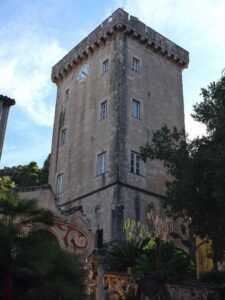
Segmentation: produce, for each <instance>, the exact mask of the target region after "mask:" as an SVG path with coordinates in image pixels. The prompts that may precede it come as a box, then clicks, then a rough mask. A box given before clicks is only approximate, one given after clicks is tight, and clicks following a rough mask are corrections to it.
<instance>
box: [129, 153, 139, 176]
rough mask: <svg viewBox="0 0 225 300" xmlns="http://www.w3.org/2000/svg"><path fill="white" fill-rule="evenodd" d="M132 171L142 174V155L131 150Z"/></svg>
mask: <svg viewBox="0 0 225 300" xmlns="http://www.w3.org/2000/svg"><path fill="white" fill-rule="evenodd" d="M130 171H131V173H134V174H137V175H140V174H141V157H140V154H138V153H136V152H133V151H131V154H130Z"/></svg>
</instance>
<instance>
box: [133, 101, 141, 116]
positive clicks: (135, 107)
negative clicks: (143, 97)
mask: <svg viewBox="0 0 225 300" xmlns="http://www.w3.org/2000/svg"><path fill="white" fill-rule="evenodd" d="M132 116H133V117H134V118H136V119H140V117H141V103H140V102H139V101H137V100H135V99H133V101H132Z"/></svg>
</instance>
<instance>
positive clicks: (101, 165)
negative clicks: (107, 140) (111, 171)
mask: <svg viewBox="0 0 225 300" xmlns="http://www.w3.org/2000/svg"><path fill="white" fill-rule="evenodd" d="M105 171H106V152H103V153H101V154H99V155H98V175H101V174H103V173H105Z"/></svg>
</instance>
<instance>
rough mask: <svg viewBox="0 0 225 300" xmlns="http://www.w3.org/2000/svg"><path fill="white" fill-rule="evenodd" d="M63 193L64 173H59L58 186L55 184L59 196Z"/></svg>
mask: <svg viewBox="0 0 225 300" xmlns="http://www.w3.org/2000/svg"><path fill="white" fill-rule="evenodd" d="M62 193H63V173H61V174H59V175H57V177H56V186H55V194H56V196H59V195H61V194H62Z"/></svg>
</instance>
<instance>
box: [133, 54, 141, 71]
mask: <svg viewBox="0 0 225 300" xmlns="http://www.w3.org/2000/svg"><path fill="white" fill-rule="evenodd" d="M132 70H133V71H135V72H137V73H139V70H140V60H139V59H137V58H135V57H133V62H132Z"/></svg>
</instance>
